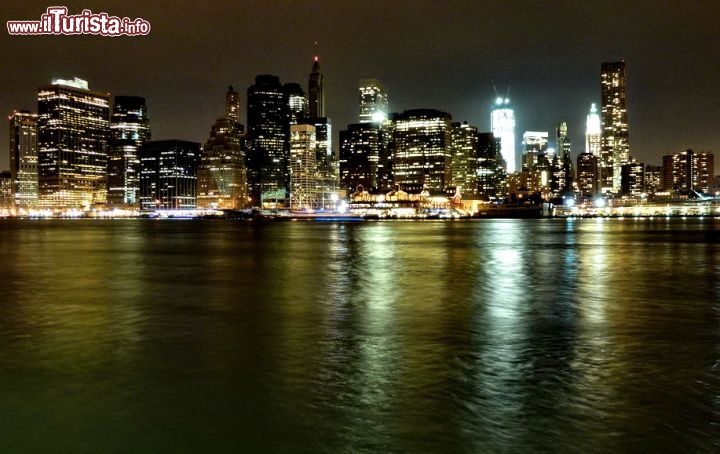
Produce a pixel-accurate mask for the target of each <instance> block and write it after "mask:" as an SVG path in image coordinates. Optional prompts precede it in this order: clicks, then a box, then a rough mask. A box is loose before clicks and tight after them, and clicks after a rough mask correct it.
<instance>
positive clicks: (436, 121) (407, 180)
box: [391, 109, 452, 192]
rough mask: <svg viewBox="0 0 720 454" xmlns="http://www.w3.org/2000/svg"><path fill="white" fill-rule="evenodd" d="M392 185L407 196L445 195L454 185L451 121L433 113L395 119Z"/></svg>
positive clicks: (419, 111)
mask: <svg viewBox="0 0 720 454" xmlns="http://www.w3.org/2000/svg"><path fill="white" fill-rule="evenodd" d="M392 120H393V123H394V131H393V136H392V139H391V140H392V145H391V147H392V168H393V181H394V183H395V184H397V185H399V186H400V189H402V190H404V191H405V192H420V191H423V190H427V191H434V192H444V191H445V189H446V188H447V187H448V186H449V185H450V182H451V181H452V167H451V166H452V117H451V116H450V114H448V113H445V112H441V111H439V110H434V109H415V110H406V111H404V112H403V113H400V114H394V116H393V119H392Z"/></svg>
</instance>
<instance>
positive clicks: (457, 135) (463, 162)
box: [450, 122, 478, 197]
mask: <svg viewBox="0 0 720 454" xmlns="http://www.w3.org/2000/svg"><path fill="white" fill-rule="evenodd" d="M477 152H478V130H477V128H476V127H475V126H470V125H469V124H468V123H467V122H464V123H459V122H457V123H453V124H452V181H451V183H450V184H451V185H452V186H455V187H457V188H459V189H460V191H461V194H462V195H463V197H472V196H476V195H477V194H478V179H477V167H478V159H477Z"/></svg>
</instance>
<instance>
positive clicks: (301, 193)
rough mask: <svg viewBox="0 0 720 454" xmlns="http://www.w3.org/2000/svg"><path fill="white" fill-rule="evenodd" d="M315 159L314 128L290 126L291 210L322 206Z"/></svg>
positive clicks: (312, 126) (310, 126)
mask: <svg viewBox="0 0 720 454" xmlns="http://www.w3.org/2000/svg"><path fill="white" fill-rule="evenodd" d="M316 157H317V154H316V144H315V126H314V125H310V124H298V125H290V208H291V209H294V210H306V209H318V208H321V207H322V206H323V205H322V200H321V197H322V187H321V180H320V174H319V173H318V166H317V162H316Z"/></svg>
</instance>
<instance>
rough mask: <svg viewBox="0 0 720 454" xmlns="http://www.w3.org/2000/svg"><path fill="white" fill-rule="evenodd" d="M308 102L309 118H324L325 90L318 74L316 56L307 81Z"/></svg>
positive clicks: (318, 66) (320, 74)
mask: <svg viewBox="0 0 720 454" xmlns="http://www.w3.org/2000/svg"><path fill="white" fill-rule="evenodd" d="M308 101H309V107H310V109H309V111H310V118H320V117H324V116H325V88H324V87H323V75H322V73H321V72H320V63H319V62H318V56H317V55H316V56H315V61H314V62H313V66H312V71H311V72H310V79H309V80H308Z"/></svg>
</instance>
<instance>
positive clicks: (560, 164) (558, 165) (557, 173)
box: [550, 121, 573, 196]
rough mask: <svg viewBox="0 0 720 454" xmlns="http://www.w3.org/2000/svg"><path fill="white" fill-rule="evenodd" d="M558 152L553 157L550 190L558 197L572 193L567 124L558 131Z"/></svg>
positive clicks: (564, 123) (571, 167)
mask: <svg viewBox="0 0 720 454" xmlns="http://www.w3.org/2000/svg"><path fill="white" fill-rule="evenodd" d="M555 137H556V143H557V151H556V154H555V156H553V157H552V177H551V183H550V188H551V189H552V192H553V193H554V194H555V195H556V196H560V195H564V194H568V193H570V192H571V191H572V181H573V166H572V158H571V157H570V149H571V146H570V136H569V135H568V126H567V123H566V122H564V121H563V122H561V123H560V124H558V127H557V129H556V136H555Z"/></svg>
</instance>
